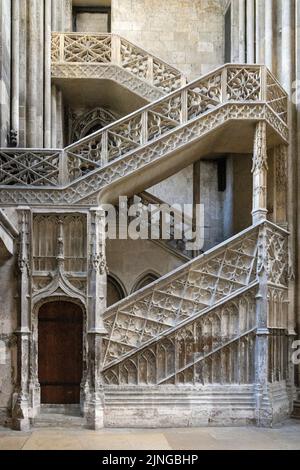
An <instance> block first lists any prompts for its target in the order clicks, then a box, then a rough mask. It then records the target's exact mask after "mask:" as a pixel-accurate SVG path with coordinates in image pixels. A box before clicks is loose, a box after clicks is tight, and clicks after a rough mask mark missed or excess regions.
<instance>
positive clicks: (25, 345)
mask: <svg viewBox="0 0 300 470" xmlns="http://www.w3.org/2000/svg"><path fill="white" fill-rule="evenodd" d="M18 211H19V217H20V242H19V257H18V265H19V271H20V290H19V295H20V297H19V299H20V302H19V326H18V329H17V331H16V334H17V336H18V378H17V386H16V391H15V393H14V395H13V404H12V420H13V422H12V424H13V428H14V429H16V430H18V431H27V430H28V429H29V427H30V416H29V409H30V406H29V375H30V344H31V305H30V233H31V210H30V208H29V207H19V208H18Z"/></svg>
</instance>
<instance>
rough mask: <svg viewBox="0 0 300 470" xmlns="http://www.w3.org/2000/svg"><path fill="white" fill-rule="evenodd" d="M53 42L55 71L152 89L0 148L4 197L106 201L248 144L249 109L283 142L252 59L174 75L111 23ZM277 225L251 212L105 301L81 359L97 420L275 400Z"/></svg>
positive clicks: (248, 416) (270, 97)
mask: <svg viewBox="0 0 300 470" xmlns="http://www.w3.org/2000/svg"><path fill="white" fill-rule="evenodd" d="M52 54H53V56H52V61H53V66H52V75H53V77H54V79H55V80H56V79H60V78H68V77H72V76H76V78H82V77H85V78H93V77H94V78H97V79H101V77H103V78H104V79H108V78H109V79H111V80H116V81H118V83H120V84H122V86H125V87H127V88H128V89H130V90H131V91H133V92H134V93H139V94H140V95H141V96H143V97H144V98H146V99H156V98H158V99H157V100H156V101H154V102H152V103H151V104H148V105H147V106H145V107H143V108H141V109H139V110H137V111H136V112H134V113H132V114H130V115H128V116H126V117H125V118H122V119H120V120H118V121H116V122H114V123H112V124H110V125H108V126H106V127H105V128H103V129H101V130H100V131H98V132H95V133H94V134H92V135H90V136H88V137H86V138H84V139H81V140H80V141H78V142H76V143H75V144H72V145H70V146H68V147H66V148H65V149H63V150H57V149H54V150H53V149H46V150H41V149H1V150H0V199H1V202H2V204H3V205H24V206H25V205H29V206H35V207H42V206H44V207H45V206H46V207H49V206H50V207H55V208H59V207H60V208H64V207H66V206H67V207H70V206H71V207H72V208H73V210H74V211H76V209H77V208H78V207H80V208H84V209H89V208H91V207H95V206H96V207H97V206H98V205H99V204H100V205H101V203H105V202H113V203H116V198H117V197H118V196H119V195H123V194H125V195H127V196H132V195H134V194H139V193H140V192H141V191H144V190H145V189H146V188H149V187H151V186H153V185H154V184H156V183H158V182H160V181H162V180H163V179H165V178H166V177H168V176H170V175H172V174H174V173H176V172H177V171H179V170H180V169H182V168H184V167H186V166H187V165H188V164H190V163H192V162H193V161H196V160H198V159H199V158H201V157H202V156H204V155H211V154H214V153H216V154H218V153H251V152H252V148H253V137H254V128H255V125H256V124H257V123H258V122H264V123H266V125H267V144H268V145H269V146H270V147H273V146H275V145H280V144H286V143H287V142H288V126H287V100H288V98H287V94H286V93H285V91H284V90H283V89H282V87H281V86H280V84H279V83H278V82H277V80H276V79H275V77H274V76H273V75H272V74H271V73H270V72H269V71H268V70H267V69H266V67H264V66H259V65H238V64H228V65H225V66H222V67H220V68H218V69H216V70H214V71H212V72H210V73H209V74H207V75H205V76H203V77H201V78H200V79H198V80H195V81H193V82H191V83H189V84H188V85H185V86H183V87H182V88H180V86H181V85H182V80H183V79H182V76H181V74H180V73H179V72H178V71H176V70H175V69H172V68H170V67H169V66H167V65H166V64H163V63H162V62H158V60H157V59H156V58H154V57H152V56H150V55H149V54H147V53H145V51H143V50H141V49H139V48H136V46H133V45H132V44H131V43H129V42H128V41H125V40H123V39H122V38H119V37H117V36H114V35H101V36H99V35H92V36H91V35H85V34H83V35H78V34H74V35H73V34H54V35H53V48H52ZM78 63H79V64H80V66H79V67H78ZM82 64H83V65H82ZM237 121H238V122H239V136H237V135H236V122H237ZM93 224H94V225H93V227H94V228H93V230H95V224H96V223H94V222H93ZM93 234H94V239H95V240H96V243H98V238H97V236H98V235H99V234H98V235H97V232H96V231H94V232H93ZM102 235H103V234H102ZM102 235H101V236H102ZM287 236H288V234H287V232H285V231H284V230H283V229H280V228H279V227H277V226H275V225H273V224H271V223H270V222H267V221H264V222H261V223H259V224H256V225H254V226H252V227H250V228H249V229H247V230H245V231H243V232H241V233H239V234H238V235H236V236H234V237H233V238H231V239H229V240H227V241H226V242H224V243H222V244H221V245H219V246H217V247H215V248H214V249H212V250H210V251H209V252H207V253H205V254H203V255H201V256H199V257H197V258H195V259H193V260H192V261H190V262H188V263H186V264H184V265H183V266H182V267H180V268H179V269H177V270H175V271H173V272H171V273H169V274H168V275H166V276H164V277H162V278H161V279H159V280H158V281H155V282H154V283H152V284H151V285H149V286H147V287H145V288H144V289H142V290H140V291H138V292H136V293H134V294H133V295H131V296H129V297H127V298H126V299H124V300H122V301H120V302H119V303H117V304H115V305H114V306H112V307H110V308H109V309H107V310H105V311H104V314H103V319H104V326H105V328H106V330H107V336H106V337H103V338H102V337H101V344H102V345H103V347H104V354H103V357H101V354H102V351H103V350H102V348H101V349H97V348H98V345H99V343H100V342H99V341H98V338H96V340H95V344H96V346H95V344H94V345H93V344H92V339H91V338H92V336H91V335H90V336H89V340H88V341H90V343H89V345H91V344H92V346H89V347H90V349H89V351H88V354H90V356H89V358H90V357H92V358H93V360H89V363H88V373H89V374H94V375H93V378H94V379H95V377H97V380H98V378H99V376H98V372H99V371H98V365H97V360H99V357H101V362H102V363H101V372H102V377H103V379H104V392H105V393H104V395H105V401H106V405H107V410H106V418H105V419H106V420H107V423H108V424H110V425H118V424H121V425H122V419H123V417H124V423H126V422H127V423H128V421H130V420H129V418H128V417H129V414H128V413H131V416H133V417H134V419H135V420H136V421H135V422H136V424H137V425H145V423H148V422H149V425H158V424H159V423H162V424H163V425H164V424H165V423H168V420H166V421H164V417H166V416H171V415H172V416H175V415H176V416H177V418H178V421H172V424H174V423H176V422H178V424H179V425H182V423H183V422H184V420H186V421H187V424H195V423H199V418H198V416H199V413H200V414H201V413H204V415H205V417H204V418H203V420H204V422H205V423H206V424H207V423H210V422H214V419H216V420H217V421H218V417H216V416H212V414H213V413H214V410H217V411H216V413H220V416H221V418H220V419H221V421H222V420H223V419H224V422H225V421H226V420H227V418H228V417H229V419H230V420H231V422H234V420H235V419H237V420H239V422H241V421H242V420H243V419H244V420H245V422H249V421H253V422H254V421H256V422H257V423H259V424H265V423H267V424H270V423H271V422H273V415H276V416H280V415H286V414H287V411H286V406H287V400H286V386H285V380H286V371H287V370H288V367H287V362H288V358H287V345H286V342H287V338H286V337H287V328H288V325H287V319H288V315H287V310H286V309H287V282H288V281H287V259H288V257H287ZM91 245H92V246H93V250H94V252H93V253H92V255H93V256H94V258H95V263H94V268H93V269H94V270H93V279H92V281H91V282H90V284H92V283H94V284H95V285H96V281H95V279H96V277H97V276H98V277H99V276H104V270H103V266H102V265H101V266H100V269H98V268H97V266H98V267H99V264H101V262H102V261H103V259H102V261H101V262H99V259H100V258H99V257H98V258H97V256H99V253H98V251H97V250H98V249H99V247H98V246H96V245H95V243H94V245H93V243H91ZM96 268H97V269H96ZM94 284H93V285H94ZM101 286H102V285H101ZM97 293H99V292H98V291H97ZM94 297H95V299H94V301H95V304H96V302H97V299H96V295H95V296H94ZM99 298H100V297H99ZM89 308H90V309H91V307H89ZM93 315H95V312H93ZM96 316H97V315H96ZM97 320H98V319H97ZM91 333H93V332H91ZM95 334H97V331H96V332H95ZM101 335H103V330H101ZM97 351H101V353H99V354H98V353H97ZM93 354H94V356H93ZM91 371H92V372H91ZM94 379H93V380H94ZM91 382H93V381H92V380H91ZM87 383H88V380H87ZM183 385H185V387H182V386H183ZM177 386H178V387H177ZM237 386H238V389H237ZM131 387H132V388H131ZM273 392H274V396H275V395H276V397H279V398H276V400H277V401H276V403H275V401H272V394H273ZM97 399H98V397H97ZM97 403H98V402H97ZM145 404H146V406H144V405H145ZM194 404H195V406H194ZM170 406H172V407H173V408H172V409H171V408H170ZM183 406H184V407H185V408H183ZM215 406H216V407H217V408H214V407H215ZM94 408H95V407H94ZM144 408H145V409H144ZM182 409H184V413H186V414H185V416H184V418H183V419H181V417H180V414H181V410H182ZM224 409H225V412H224V413H225V414H224V415H222V413H223V411H224ZM222 410H223V411H222ZM195 413H196V414H197V416H196V417H195ZM120 416H121V418H120ZM120 419H121V422H120ZM126 419H127V421H126ZM131 422H132V420H131ZM226 422H228V420H227V421H226ZM147 425H148V424H147Z"/></svg>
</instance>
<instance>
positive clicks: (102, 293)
mask: <svg viewBox="0 0 300 470" xmlns="http://www.w3.org/2000/svg"><path fill="white" fill-rule="evenodd" d="M89 219H90V224H89V226H90V233H89V237H90V252H89V276H88V306H87V317H88V318H87V322H88V331H87V336H88V338H87V343H88V344H87V348H88V351H87V373H86V381H85V385H84V395H85V398H84V400H85V403H84V412H85V416H86V420H87V427H88V428H90V429H100V428H102V427H103V426H104V391H103V382H102V374H101V366H102V360H103V346H102V338H103V336H104V335H105V334H106V330H105V328H104V324H103V311H104V310H105V308H106V280H107V268H106V256H105V232H104V231H105V213H104V211H103V210H102V209H101V208H96V209H91V211H90V217H89Z"/></svg>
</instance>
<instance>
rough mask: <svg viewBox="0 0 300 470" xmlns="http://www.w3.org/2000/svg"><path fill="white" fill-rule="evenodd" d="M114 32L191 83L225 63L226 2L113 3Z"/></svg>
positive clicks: (128, 0) (139, 0)
mask: <svg viewBox="0 0 300 470" xmlns="http://www.w3.org/2000/svg"><path fill="white" fill-rule="evenodd" d="M112 32H113V33H118V34H120V35H121V36H124V37H126V38H127V39H128V40H131V41H132V42H134V43H136V44H137V45H139V46H141V47H143V48H144V49H146V50H148V51H149V52H151V53H153V54H155V55H157V56H159V57H161V58H162V59H164V60H165V61H166V62H168V63H169V64H172V65H173V66H174V67H177V68H179V69H180V70H182V71H183V72H185V73H186V74H187V76H188V77H189V78H190V79H192V78H196V77H198V76H199V75H201V74H203V73H206V72H207V71H209V70H211V69H213V68H215V67H216V66H217V65H220V64H222V63H223V62H224V47H223V37H224V2H222V1H220V0H168V1H165V2H162V1H161V0H112Z"/></svg>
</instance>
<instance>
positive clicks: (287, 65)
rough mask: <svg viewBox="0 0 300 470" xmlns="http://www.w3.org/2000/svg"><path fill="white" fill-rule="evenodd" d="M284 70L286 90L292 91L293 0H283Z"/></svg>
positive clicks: (282, 50) (282, 54) (282, 80)
mask: <svg viewBox="0 0 300 470" xmlns="http://www.w3.org/2000/svg"><path fill="white" fill-rule="evenodd" d="M281 20H282V42H281V56H282V59H281V60H282V62H281V63H282V70H281V74H280V75H281V83H282V85H283V87H284V88H285V89H286V91H287V92H288V93H289V94H291V91H292V69H293V49H294V48H293V44H292V29H293V28H292V0H284V1H283V2H282V17H281Z"/></svg>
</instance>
